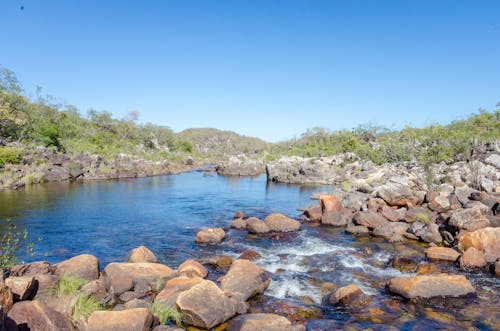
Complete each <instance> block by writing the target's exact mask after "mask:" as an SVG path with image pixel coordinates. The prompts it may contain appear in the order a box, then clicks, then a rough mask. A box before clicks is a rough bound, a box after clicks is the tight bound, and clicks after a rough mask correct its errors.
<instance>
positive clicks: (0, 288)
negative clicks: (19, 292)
mask: <svg viewBox="0 0 500 331" xmlns="http://www.w3.org/2000/svg"><path fill="white" fill-rule="evenodd" d="M13 304H14V296H13V295H12V292H11V290H10V288H9V287H8V286H7V285H5V284H4V283H2V282H0V307H1V308H3V311H4V312H8V311H9V309H10V307H12V305H13Z"/></svg>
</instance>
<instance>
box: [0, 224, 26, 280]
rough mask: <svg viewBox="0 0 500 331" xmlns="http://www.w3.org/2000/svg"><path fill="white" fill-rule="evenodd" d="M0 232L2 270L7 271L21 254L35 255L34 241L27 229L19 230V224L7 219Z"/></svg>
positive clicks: (0, 266) (0, 264) (0, 227)
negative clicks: (30, 238) (31, 239)
mask: <svg viewBox="0 0 500 331" xmlns="http://www.w3.org/2000/svg"><path fill="white" fill-rule="evenodd" d="M0 232H1V233H2V235H1V236H0V270H1V271H2V272H4V273H5V272H7V270H8V268H10V267H12V266H13V265H15V264H17V263H18V260H17V256H18V255H19V254H22V253H24V254H28V255H31V256H33V255H34V250H33V246H34V245H33V242H30V241H28V232H27V231H26V229H24V230H22V231H21V230H18V229H17V226H16V225H15V224H14V223H12V221H11V220H10V219H7V221H5V222H4V223H3V224H2V225H1V226H0Z"/></svg>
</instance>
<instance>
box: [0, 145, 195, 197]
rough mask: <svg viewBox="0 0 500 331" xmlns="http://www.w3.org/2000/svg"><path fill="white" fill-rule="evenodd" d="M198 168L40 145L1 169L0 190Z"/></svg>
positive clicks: (185, 164) (151, 174)
mask: <svg viewBox="0 0 500 331" xmlns="http://www.w3.org/2000/svg"><path fill="white" fill-rule="evenodd" d="M195 168H196V165H195V164H194V160H193V159H192V158H188V159H187V160H185V161H184V163H182V164H181V163H173V162H169V161H150V160H144V159H142V158H140V157H137V156H133V155H128V154H118V155H117V156H116V157H115V158H113V159H105V158H103V157H101V156H99V155H97V154H77V155H68V154H60V153H55V151H54V150H53V149H49V148H45V147H37V148H36V149H34V150H33V151H29V152H26V153H25V154H24V155H23V156H22V159H21V161H20V162H19V163H18V164H7V165H6V166H5V167H4V169H2V170H0V190H2V189H6V188H13V189H17V188H20V187H23V186H25V185H31V184H38V183H43V182H63V181H87V180H107V179H119V178H140V177H150V176H156V175H168V174H176V173H180V172H184V171H190V170H193V169H195Z"/></svg>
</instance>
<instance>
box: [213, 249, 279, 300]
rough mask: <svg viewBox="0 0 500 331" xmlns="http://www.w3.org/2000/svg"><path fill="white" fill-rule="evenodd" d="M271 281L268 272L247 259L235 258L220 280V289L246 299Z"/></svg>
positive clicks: (234, 296) (230, 294)
mask: <svg viewBox="0 0 500 331" xmlns="http://www.w3.org/2000/svg"><path fill="white" fill-rule="evenodd" d="M270 283H271V277H270V276H269V274H268V273H267V272H266V271H265V270H264V269H262V268H261V267H259V266H258V265H256V264H255V263H253V262H250V261H248V260H239V259H238V260H235V261H234V262H233V264H232V265H231V268H230V269H229V271H228V272H227V274H226V275H225V276H224V277H223V279H222V282H221V289H222V290H223V291H224V292H226V293H227V294H228V295H229V296H230V297H233V298H236V299H238V300H241V301H246V300H247V299H249V298H251V297H252V296H254V295H255V294H258V293H261V292H263V291H264V290H265V289H266V288H267V287H268V286H269V284H270Z"/></svg>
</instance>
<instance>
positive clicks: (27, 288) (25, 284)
mask: <svg viewBox="0 0 500 331" xmlns="http://www.w3.org/2000/svg"><path fill="white" fill-rule="evenodd" d="M5 285H7V286H8V287H9V288H10V290H11V291H12V294H13V295H14V301H16V302H17V301H24V300H29V299H32V298H33V297H34V296H35V294H36V288H37V287H38V286H37V281H36V280H35V278H34V277H33V276H24V277H9V278H7V279H6V280H5Z"/></svg>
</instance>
